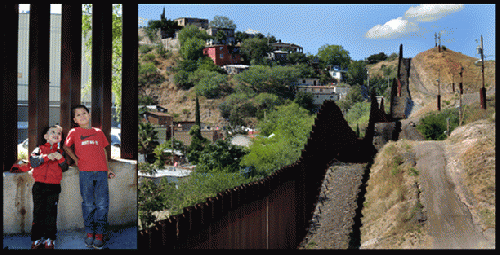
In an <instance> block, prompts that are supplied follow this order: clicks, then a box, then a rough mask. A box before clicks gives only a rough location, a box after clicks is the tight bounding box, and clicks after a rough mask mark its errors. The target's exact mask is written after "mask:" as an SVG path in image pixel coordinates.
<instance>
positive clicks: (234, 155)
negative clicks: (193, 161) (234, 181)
mask: <svg viewBox="0 0 500 255" xmlns="http://www.w3.org/2000/svg"><path fill="white" fill-rule="evenodd" d="M243 155H245V152H244V151H243V148H242V147H241V146H235V145H231V144H230V143H229V142H228V141H225V140H217V142H215V143H214V144H210V145H207V146H206V147H205V149H204V150H203V153H202V154H201V155H200V160H199V163H198V165H196V171H197V172H200V173H209V172H228V173H236V172H238V171H239V170H240V161H241V158H242V157H243Z"/></svg>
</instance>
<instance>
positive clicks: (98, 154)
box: [64, 127, 109, 171]
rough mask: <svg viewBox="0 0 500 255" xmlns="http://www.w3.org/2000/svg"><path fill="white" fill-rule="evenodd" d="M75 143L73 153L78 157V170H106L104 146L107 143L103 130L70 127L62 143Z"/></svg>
mask: <svg viewBox="0 0 500 255" xmlns="http://www.w3.org/2000/svg"><path fill="white" fill-rule="evenodd" d="M73 144H74V145H75V154H76V156H77V157H78V168H79V169H80V171H107V170H108V165H107V164H108V161H107V159H106V154H104V148H105V147H106V146H108V145H109V142H108V139H106V136H105V135H104V132H102V130H100V129H99V128H95V127H92V128H90V129H85V128H81V127H75V128H72V129H71V130H70V131H69V133H68V136H67V137H66V141H65V142H64V145H66V146H68V147H69V146H71V145H73Z"/></svg>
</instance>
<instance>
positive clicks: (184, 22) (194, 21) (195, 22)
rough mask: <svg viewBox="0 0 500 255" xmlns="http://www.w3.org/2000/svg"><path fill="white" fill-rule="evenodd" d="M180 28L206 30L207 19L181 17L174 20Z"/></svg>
mask: <svg viewBox="0 0 500 255" xmlns="http://www.w3.org/2000/svg"><path fill="white" fill-rule="evenodd" d="M174 21H176V22H177V25H179V26H180V27H185V26H197V27H199V28H200V29H208V19H199V18H186V17H181V18H177V19H174Z"/></svg>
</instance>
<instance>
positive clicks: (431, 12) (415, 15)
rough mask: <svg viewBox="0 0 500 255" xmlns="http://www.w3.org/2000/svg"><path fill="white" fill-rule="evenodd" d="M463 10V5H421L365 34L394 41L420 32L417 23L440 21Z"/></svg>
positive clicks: (372, 37)
mask: <svg viewBox="0 0 500 255" xmlns="http://www.w3.org/2000/svg"><path fill="white" fill-rule="evenodd" d="M463 8H464V5H463V4H421V5H419V6H417V7H413V6H412V7H410V9H408V10H407V11H406V12H405V15H404V17H398V18H396V19H391V20H389V21H388V22H386V23H385V24H384V25H376V26H374V27H372V28H371V29H370V30H368V32H366V34H365V37H366V38H369V39H395V38H399V37H401V36H404V35H408V34H411V33H415V32H417V31H419V30H420V27H419V26H418V23H419V22H430V21H436V20H438V19H441V18H443V17H445V16H447V15H449V14H451V13H454V12H458V11H460V10H462V9H463Z"/></svg>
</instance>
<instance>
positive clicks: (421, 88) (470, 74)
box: [410, 48, 496, 105]
mask: <svg viewBox="0 0 500 255" xmlns="http://www.w3.org/2000/svg"><path fill="white" fill-rule="evenodd" d="M477 60H479V59H478V58H474V57H469V56H466V55H464V54H462V53H460V52H454V51H452V50H451V49H446V50H442V51H441V52H438V49H437V48H431V49H429V50H427V51H424V52H421V53H419V54H417V55H416V56H415V57H414V58H412V60H411V70H410V91H411V97H412V99H413V100H414V101H415V102H416V103H417V104H420V105H423V104H425V103H426V102H427V101H428V100H435V96H436V95H437V94H438V87H437V82H436V79H438V78H439V77H441V80H440V81H441V82H440V84H441V94H442V95H444V94H448V93H452V85H451V84H452V82H453V81H454V82H455V89H456V90H458V83H459V82H460V75H459V72H460V68H461V67H463V68H464V72H463V84H464V86H463V87H464V93H472V92H478V91H479V88H481V86H482V77H481V65H480V63H478V64H477V65H476V64H475V62H476V61H477ZM495 66H496V64H495V61H485V73H484V76H485V86H486V89H487V90H490V89H494V87H495V82H496V81H495ZM439 75H441V76H439Z"/></svg>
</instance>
